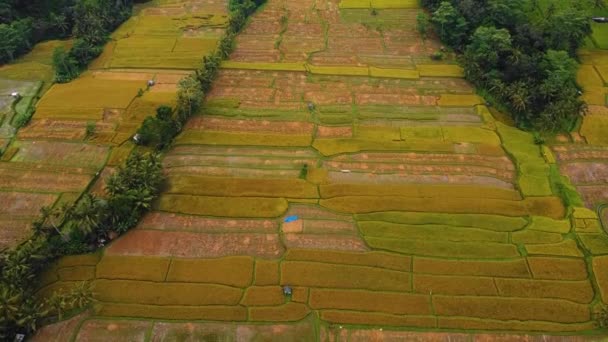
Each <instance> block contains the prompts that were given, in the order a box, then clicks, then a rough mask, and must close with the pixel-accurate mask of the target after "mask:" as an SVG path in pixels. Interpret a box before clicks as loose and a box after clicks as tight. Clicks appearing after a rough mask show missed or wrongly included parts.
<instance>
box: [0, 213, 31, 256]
mask: <svg viewBox="0 0 608 342" xmlns="http://www.w3.org/2000/svg"><path fill="white" fill-rule="evenodd" d="M30 221H31V220H29V219H25V220H19V219H14V220H12V219H8V218H0V232H1V233H0V249H4V248H8V247H11V246H15V245H17V244H18V243H19V242H21V241H23V240H25V239H26V238H27V237H28V236H30V233H31V224H30V223H31V222H30Z"/></svg>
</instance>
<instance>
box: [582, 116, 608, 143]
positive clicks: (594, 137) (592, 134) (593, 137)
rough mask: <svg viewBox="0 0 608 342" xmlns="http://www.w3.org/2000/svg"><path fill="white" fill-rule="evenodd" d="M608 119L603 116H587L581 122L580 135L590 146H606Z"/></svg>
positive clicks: (607, 140)
mask: <svg viewBox="0 0 608 342" xmlns="http://www.w3.org/2000/svg"><path fill="white" fill-rule="evenodd" d="M606 130H608V118H607V117H605V116H603V115H594V114H588V115H587V116H585V119H584V120H583V125H582V126H581V129H580V133H581V135H582V136H584V137H585V139H586V140H587V142H588V143H589V144H591V145H600V146H606V145H608V136H607V135H606V134H605V132H606Z"/></svg>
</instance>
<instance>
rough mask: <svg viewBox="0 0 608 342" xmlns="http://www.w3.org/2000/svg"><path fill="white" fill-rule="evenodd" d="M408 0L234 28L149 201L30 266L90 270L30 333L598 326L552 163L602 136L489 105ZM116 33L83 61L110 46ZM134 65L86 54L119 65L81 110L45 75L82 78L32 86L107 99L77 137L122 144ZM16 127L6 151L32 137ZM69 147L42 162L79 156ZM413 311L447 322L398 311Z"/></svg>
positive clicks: (560, 329) (273, 4)
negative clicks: (548, 143) (127, 219)
mask: <svg viewBox="0 0 608 342" xmlns="http://www.w3.org/2000/svg"><path fill="white" fill-rule="evenodd" d="M374 4H376V5H374ZM370 6H375V7H377V8H379V9H378V10H377V13H376V15H372V14H370V10H369V8H370ZM395 7H397V8H395ZM412 7H414V6H413V2H409V1H404V2H395V1H371V2H370V1H343V2H342V3H340V2H339V1H338V0H330V1H321V0H302V1H287V0H269V1H268V3H267V4H266V5H265V6H264V7H263V8H262V9H261V10H260V11H259V12H258V13H256V14H255V15H254V16H253V18H252V19H251V21H250V23H249V25H248V26H247V28H246V29H245V30H244V32H243V33H242V34H241V35H239V37H238V39H237V46H236V49H235V51H234V53H233V54H232V55H231V57H230V60H229V61H227V62H225V63H224V64H223V69H222V71H221V72H220V74H219V77H218V78H217V80H216V81H215V83H214V86H213V89H212V91H211V92H210V93H209V94H208V95H207V98H206V103H205V107H204V109H203V111H202V113H201V115H200V116H197V117H194V118H192V119H191V120H190V121H189V122H188V124H187V126H186V128H185V129H184V131H183V133H182V134H181V135H180V136H179V137H178V138H177V140H176V141H175V143H174V146H173V147H172V148H171V150H170V151H169V152H168V153H167V154H166V155H165V157H164V160H163V165H164V168H165V172H166V174H167V175H168V184H167V189H166V191H165V192H164V193H163V195H162V196H161V197H160V199H159V200H158V201H157V203H156V206H155V210H154V211H153V212H152V213H150V214H148V215H147V216H145V217H144V219H143V220H142V221H141V222H140V224H139V226H138V227H137V228H136V229H134V230H132V231H131V232H129V233H128V234H126V235H125V236H123V237H121V238H120V239H118V240H117V241H114V242H113V243H112V244H111V245H109V247H108V248H106V249H105V250H104V251H103V253H99V254H95V255H88V256H78V257H69V258H64V259H62V260H60V261H59V262H58V263H57V264H56V265H55V266H54V267H53V269H51V270H49V271H48V272H47V274H46V275H45V276H44V278H43V279H42V280H41V281H42V288H41V295H44V294H48V293H50V292H51V291H53V290H56V289H60V288H65V287H67V286H70V285H72V284H74V283H75V282H78V281H83V280H88V281H91V282H92V283H93V284H94V286H95V299H96V300H97V303H96V306H95V311H94V312H93V313H91V315H92V316H87V317H80V316H79V317H77V318H74V319H72V320H69V321H65V322H63V323H59V324H57V325H52V326H49V327H47V328H45V329H44V330H43V331H42V332H41V335H39V337H38V338H40V339H41V340H45V336H49V334H50V335H56V336H63V337H65V338H66V339H67V338H68V337H69V338H75V339H77V340H95V339H100V340H109V339H130V340H136V341H140V340H142V341H143V340H147V339H150V338H152V339H154V340H163V339H180V338H188V337H189V338H192V339H210V340H255V339H262V340H266V339H268V340H273V339H283V340H302V341H310V340H322V341H358V340H374V339H376V340H384V339H394V340H408V339H414V338H421V339H422V338H427V339H432V340H438V341H444V340H445V341H448V340H454V339H457V340H485V339H492V338H499V337H496V336H490V335H485V332H488V333H489V332H496V331H499V332H507V333H511V334H518V333H519V334H526V333H527V334H533V335H535V336H519V337H517V338H527V339H528V340H531V341H536V340H539V341H540V340H544V339H546V338H547V336H542V335H541V334H566V335H576V334H583V333H593V334H598V333H600V331H598V330H596V326H595V322H594V319H593V317H592V312H593V310H594V308H595V307H596V306H597V305H598V304H601V303H602V302H604V303H605V302H607V301H608V273H607V272H606V264H607V263H608V259H606V256H605V254H607V253H608V238H607V237H606V234H605V232H604V231H603V229H602V227H601V222H600V220H599V218H598V215H597V214H596V213H595V212H594V211H592V210H590V209H587V208H584V207H582V206H572V205H569V204H568V203H564V201H563V200H562V198H561V197H560V195H559V188H558V185H556V179H555V178H556V177H555V174H556V171H557V170H558V169H559V170H561V171H562V172H563V173H564V174H566V175H570V174H575V173H576V170H578V169H579V168H580V167H578V166H577V165H576V162H577V160H578V159H577V158H583V159H585V158H586V157H585V156H586V155H587V154H585V153H590V154H589V155H592V156H603V155H602V152H601V150H600V149H599V148H598V149H597V151H596V150H591V151H590V152H588V151H587V149H582V150H580V151H578V150H575V151H574V152H573V150H572V149H578V148H580V146H582V145H578V144H565V145H559V146H555V147H554V148H553V151H551V150H550V149H548V148H545V147H543V148H541V147H540V146H538V145H535V144H534V139H533V137H532V135H531V134H528V133H525V132H522V131H519V130H517V129H515V128H512V127H509V126H507V125H505V124H502V123H500V122H497V121H495V120H494V118H493V116H492V115H491V113H490V111H489V109H488V108H487V107H486V106H485V105H484V102H483V100H482V99H481V98H479V97H478V96H477V95H475V93H474V89H473V88H472V87H471V86H470V85H469V84H468V83H467V82H466V81H465V80H463V79H462V78H461V75H462V71H461V70H460V69H459V68H458V67H457V66H456V65H455V64H454V63H453V62H452V60H451V59H450V58H449V57H448V59H447V60H446V61H443V62H441V63H439V62H434V61H431V60H430V59H429V58H428V56H429V54H430V53H432V52H434V51H436V50H437V49H438V48H439V47H440V44H439V43H438V42H437V41H436V40H434V39H428V40H426V41H423V40H422V39H421V38H420V37H419V36H418V34H417V33H416V31H415V16H416V13H417V11H418V10H417V9H415V8H412ZM211 8H214V9H215V4H214V5H213V6H211ZM146 11H147V12H146ZM171 11H172V10H171ZM171 11H170V10H158V9H156V8H154V7H150V8H148V9H146V10H145V11H144V12H142V13H164V14H165V15H168V14H169V13H173V12H171ZM158 20H159V21H160V20H161V19H158ZM162 20H165V19H162ZM188 20H189V19H188ZM133 21H134V23H130V24H128V25H133V26H132V27H134V28H132V27H131V26H128V25H127V27H129V30H131V29H133V30H134V31H133V32H135V34H134V36H136V35H138V32H139V33H140V34H141V35H142V36H144V37H143V38H141V39H144V40H146V39H148V36H147V35H148V33H149V34H150V35H151V36H154V39H159V40H160V38H157V37H155V35H156V34H155V33H154V31H153V30H149V31H146V30H144V29H142V30H143V31H138V26H137V25H144V24H145V23H146V21H145V20H141V19H135V20H133ZM141 23H144V24H141ZM180 23H181V22H180ZM145 25H147V24H145ZM145 25H144V27H147V26H145ZM122 30H126V29H124V28H122V29H121V30H119V32H120V31H122ZM128 39H131V38H130V37H129V38H125V40H128ZM163 39H164V38H163ZM126 44H127V46H128V45H129V44H132V46H136V45H137V44H139V42H137V41H132V42H127V43H126ZM143 45H145V44H143ZM143 45H142V46H143ZM120 47H121V40H118V43H117V44H116V47H115V49H120ZM141 49H142V50H145V49H144V47H142V48H141ZM116 51H117V50H114V55H112V57H111V54H110V53H109V52H108V53H107V55H104V57H102V61H101V62H99V63H100V65H105V66H107V65H109V66H110V67H111V66H112V65H113V64H112V63H115V62H116V60H118V61H119V62H117V63H122V62H124V60H123V61H121V60H122V57H121V55H120V53H116ZM199 51H201V54H203V53H204V51H206V50H205V49H204V48H202V49H201V50H199ZM186 56H187V54H186ZM170 61H171V60H170ZM103 63H106V64H103ZM107 63H109V64H107ZM143 63H144V65H146V63H147V62H143ZM171 63H173V61H171ZM180 63H181V62H180ZM120 65H121V68H122V67H126V66H124V65H122V64H120ZM143 72H144V71H143V70H142V71H141V73H143ZM141 73H140V72H139V71H138V72H137V75H141ZM126 75H129V76H128V79H129V80H128V81H126V78H127V76H126ZM157 75H161V73H160V72H159V73H158V74H157ZM86 77H89V79H88V81H87V78H86ZM115 77H116V78H115ZM121 77H122V78H121ZM100 78H101V79H100ZM146 78H147V76H146V77H142V78H141V80H140V79H138V78H137V77H134V76H133V73H132V71H130V72H126V71H124V70H120V71H116V70H112V71H111V72H108V71H95V72H92V73H91V74H90V75H88V76H85V77H84V78H83V79H82V80H79V81H80V82H92V83H91V86H93V84H95V86H97V87H100V88H103V87H108V88H111V87H114V83H112V82H119V83H116V84H117V85H118V84H120V86H121V87H124V91H121V92H119V93H117V94H116V96H108V97H102V98H100V97H90V98H88V97H86V96H79V97H78V98H79V101H83V105H82V107H83V108H85V107H86V108H91V109H93V108H94V109H95V110H94V111H93V110H92V111H91V112H88V111H87V112H78V113H72V112H69V111H66V110H64V109H61V104H62V102H61V101H60V100H58V99H56V98H53V97H51V95H52V94H53V92H55V94H56V95H55V96H67V95H62V94H67V93H69V92H70V91H79V89H80V87H75V89H69V88H64V89H62V88H57V89H51V91H50V92H49V93H48V94H47V96H45V98H46V97H49V99H48V100H46V101H45V99H43V100H42V101H41V104H40V107H41V108H42V109H44V110H42V111H41V113H49V114H48V117H45V118H40V120H49V122H52V121H51V120H67V119H65V117H62V118H61V119H59V118H58V117H57V115H65V116H70V115H72V116H71V117H70V120H76V119H75V118H77V117H79V115H86V118H91V120H100V118H106V117H108V118H109V119H108V120H114V119H115V120H117V126H118V128H117V130H116V131H115V132H114V131H112V130H110V129H108V131H110V132H114V133H109V135H111V134H113V135H112V138H111V139H110V138H103V139H104V140H103V141H104V142H103V143H102V142H99V143H98V144H99V145H100V146H99V147H98V148H100V149H102V151H100V152H99V153H97V154H96V155H97V156H100V155H108V154H110V155H114V154H118V153H121V154H122V153H123V152H122V151H123V150H122V149H124V148H125V147H124V146H125V145H122V146H121V147H119V148H116V147H112V150H110V148H109V146H114V145H112V144H118V143H119V141H120V140H121V139H126V138H128V135H127V131H121V127H125V126H123V123H124V122H123V121H121V118H124V117H125V113H126V115H127V116H128V115H129V113H133V112H132V111H133V110H134V109H133V106H134V105H135V103H138V100H141V101H143V102H146V101H148V99H147V98H146V96H148V95H149V94H154V89H155V88H153V90H152V91H150V92H149V93H146V94H145V95H144V96H143V97H142V98H137V99H135V100H134V101H132V102H130V103H127V101H126V100H124V99H123V96H124V97H126V96H127V94H130V93H129V92H130V91H136V90H137V87H138V84H139V83H138V82H141V81H143V80H145V79H146ZM95 79H97V80H98V81H97V82H93V80H95ZM117 79H118V80H117ZM106 84H107V85H106ZM150 96H152V95H150ZM106 101H111V102H106ZM150 101H152V100H150ZM85 102H86V103H85ZM602 105H603V104H602ZM125 106H126V107H125ZM141 106H142V107H137V108H147V107H146V106H147V105H145V104H141ZM40 107H39V108H40ZM71 107H74V106H71ZM102 108H110V109H104V111H101V112H100V111H97V110H98V109H102ZM45 110H46V111H45ZM54 113H60V114H54ZM138 113H142V112H138ZM37 115H38V114H37ZM137 115H139V114H133V117H134V118H135V117H137V118H138V119H137V120H141V119H142V117H140V116H137ZM137 120H136V119H134V121H137ZM585 120H587V118H586V119H585ZM110 122H112V121H110ZM40 125H41V126H36V121H34V124H33V125H32V126H31V127H32V128H29V129H25V130H23V131H21V132H20V135H21V136H22V137H24V136H25V135H27V134H34V133H35V131H34V129H35V127H44V125H42V124H40ZM126 126H127V127H135V126H128V125H126ZM584 127H585V126H584V124H583V128H584ZM124 129H125V130H127V128H124ZM129 132H132V131H129ZM22 139H23V140H26V139H25V138H22ZM99 139H102V138H99ZM598 139H601V136H599V135H598ZM107 141H110V142H111V143H112V144H110V143H108V142H107ZM19 143H20V144H23V145H20V146H23V148H20V149H19V151H18V152H17V153H16V154H15V155H14V156H13V157H12V158H11V160H12V161H13V162H11V163H9V164H16V163H17V162H19V163H25V162H28V160H30V159H29V158H30V156H31V155H33V154H34V153H35V150H34V149H33V148H32V147H31V146H30V145H26V144H25V141H24V142H21V141H19ZM36 143H37V144H38V142H37V141H36ZM26 146H27V147H26ZM42 146H44V144H42ZM28 148H29V149H28ZM593 148H595V147H593ZM103 149H106V150H103ZM69 151H70V150H68V149H65V150H64V149H61V153H62V154H61V155H59V156H58V157H54V158H52V160H51V161H49V163H51V162H53V163H60V162H61V160H66V159H70V160H71V159H74V158H78V160H80V163H81V164H79V165H89V166H91V167H95V166H97V165H98V164H97V162H98V161H97V160H96V159H93V160H91V159H87V160H85V158H84V154H82V155H81V154H77V156H73V157H69V156H68V154H69ZM104 151H105V152H104ZM118 151H120V152H118ZM102 152H103V153H102ZM57 153H59V152H57ZM87 155H88V153H87ZM45 156H46V154H45ZM598 158H599V157H598ZM110 160H113V157H110ZM556 163H557V164H556ZM114 165H115V164H114ZM82 167H83V168H84V166H82ZM571 170H574V172H575V173H571ZM598 170H601V167H599V166H598ZM7 172H8V171H7ZM599 172H600V171H598V173H599ZM73 173H74V174H76V173H77V171H76V170H74V171H73ZM585 175H586V174H585V173H584V172H580V177H579V178H580V179H582V180H586V179H587V178H585ZM76 179H77V178H76V177H72V178H71V181H72V182H75V181H76ZM571 181H572V182H573V183H575V184H577V185H578V184H579V182H578V181H577V180H576V179H575V177H572V176H571ZM24 182H25V180H24ZM67 184H68V183H66V187H67V186H68V185H67ZM70 184H71V183H70ZM579 189H581V188H580V187H579ZM10 191H11V192H8V191H7V192H6V193H7V194H8V195H7V196H15V195H14V194H13V191H18V189H10ZM581 192H582V193H583V197H584V198H585V199H586V200H587V201H589V199H588V198H591V197H589V196H592V195H589V196H588V195H587V193H586V192H585V191H581ZM40 196H42V195H40ZM602 196H603V195H602ZM8 200H9V199H7V201H8ZM588 203H590V202H588ZM23 211H24V212H27V210H26V209H23ZM294 217H295V220H293V219H294ZM285 285H289V286H290V287H291V288H292V289H293V293H292V295H291V296H289V297H286V296H284V295H283V293H282V286H285ZM124 318H128V320H127V319H124ZM169 320H171V322H167V321H169ZM175 321H181V322H175ZM188 321H191V322H192V321H196V323H184V322H188ZM212 321H213V322H212ZM381 328H382V329H381ZM391 329H392V330H399V331H391ZM418 329H423V330H432V331H437V330H449V331H451V332H452V333H450V334H445V333H436V334H427V335H425V334H414V333H410V332H407V331H401V330H418ZM480 331H481V332H482V333H479V332H480ZM271 332H272V336H270V335H269V334H271ZM471 332H477V334H474V335H471ZM500 338H505V339H507V340H508V339H509V338H516V337H515V336H514V335H511V336H501V337H500ZM552 338H553V340H556V341H559V340H560V338H559V337H552ZM566 338H568V341H571V340H577V341H578V340H580V341H587V340H588V341H592V340H595V341H600V340H602V339H603V338H604V337H602V336H589V337H580V338H572V339H570V337H564V341H565V340H566Z"/></svg>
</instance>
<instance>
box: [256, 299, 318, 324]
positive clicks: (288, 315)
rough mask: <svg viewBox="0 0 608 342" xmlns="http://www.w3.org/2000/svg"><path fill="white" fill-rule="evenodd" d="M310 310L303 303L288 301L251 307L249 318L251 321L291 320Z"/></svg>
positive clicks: (295, 319)
mask: <svg viewBox="0 0 608 342" xmlns="http://www.w3.org/2000/svg"><path fill="white" fill-rule="evenodd" d="M309 312H310V310H309V309H308V307H307V306H306V305H304V304H300V303H294V302H289V303H287V304H285V305H282V306H277V307H252V308H250V309H249V319H250V320H252V321H268V322H286V321H287V322H289V321H291V322H293V321H299V320H301V319H303V318H304V317H306V316H307V315H308V313H309Z"/></svg>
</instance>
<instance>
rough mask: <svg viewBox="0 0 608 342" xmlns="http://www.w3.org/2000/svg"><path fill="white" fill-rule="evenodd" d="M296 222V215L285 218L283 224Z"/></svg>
mask: <svg viewBox="0 0 608 342" xmlns="http://www.w3.org/2000/svg"><path fill="white" fill-rule="evenodd" d="M297 220H298V216H297V215H292V216H287V217H286V218H285V223H289V222H293V221H297Z"/></svg>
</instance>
